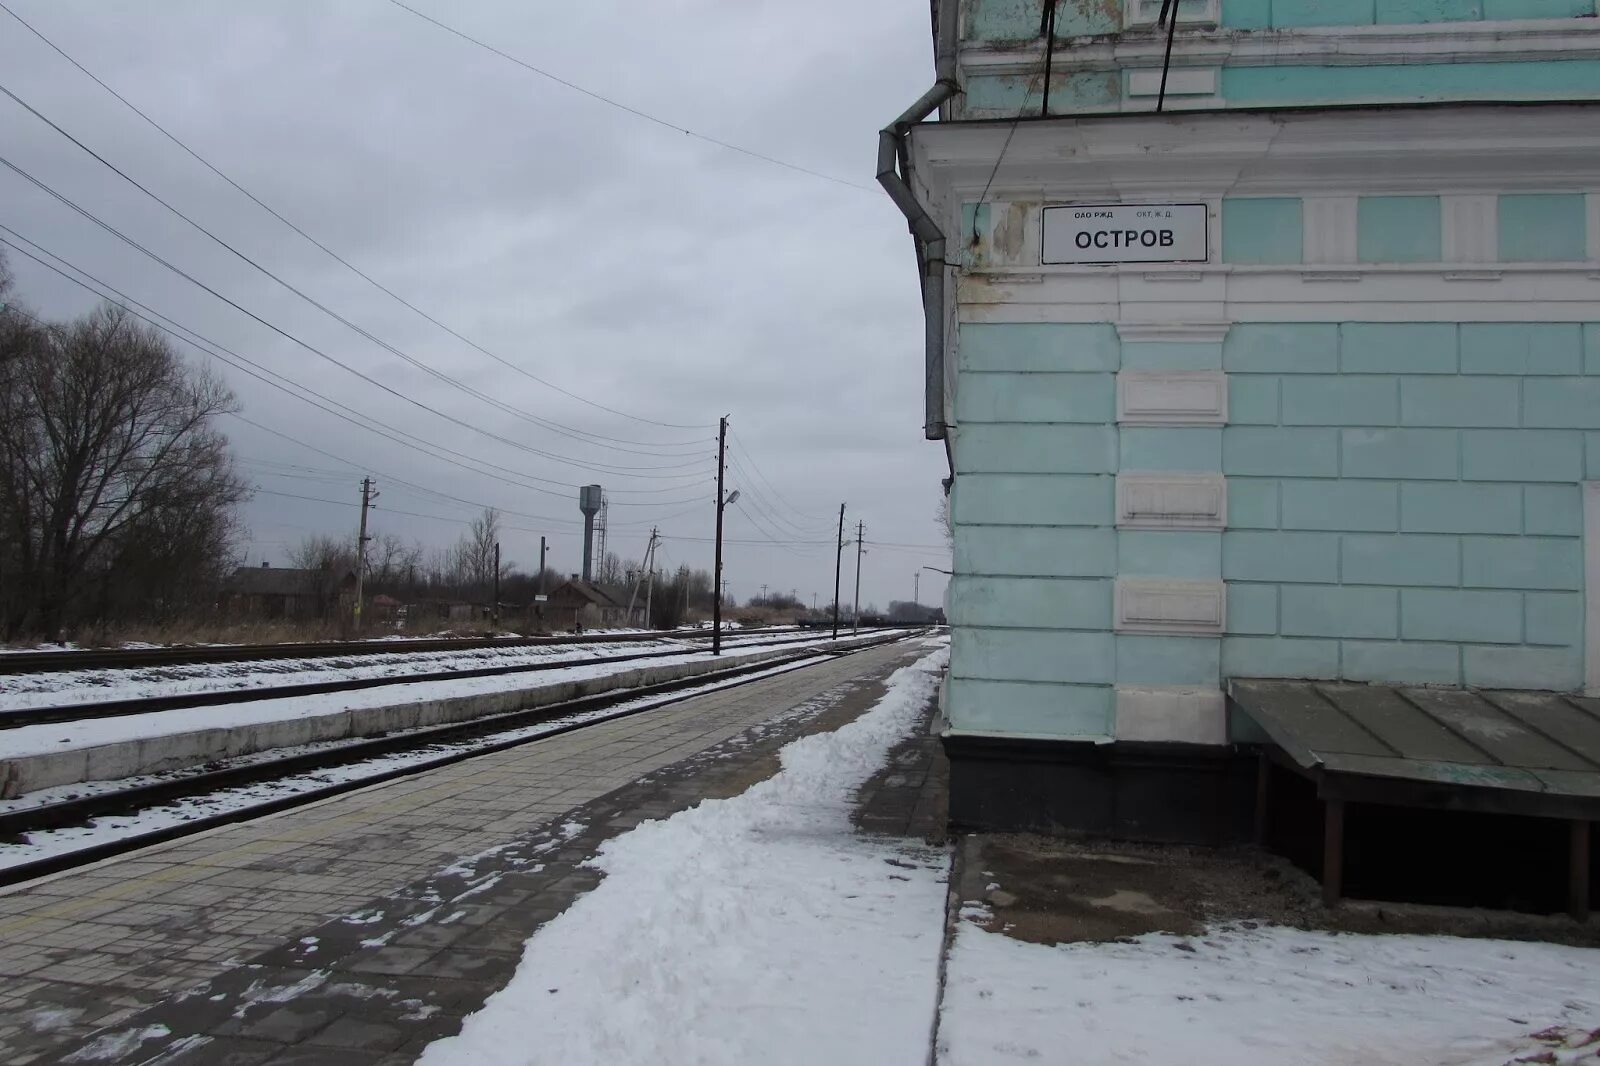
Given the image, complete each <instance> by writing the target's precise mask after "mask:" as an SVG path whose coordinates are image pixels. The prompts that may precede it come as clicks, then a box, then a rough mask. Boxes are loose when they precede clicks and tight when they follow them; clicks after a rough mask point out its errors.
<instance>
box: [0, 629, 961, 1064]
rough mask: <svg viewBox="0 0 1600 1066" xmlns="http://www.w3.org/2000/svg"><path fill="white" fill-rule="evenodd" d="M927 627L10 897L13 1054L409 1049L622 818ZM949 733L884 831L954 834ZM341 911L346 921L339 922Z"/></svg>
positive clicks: (381, 1055)
mask: <svg viewBox="0 0 1600 1066" xmlns="http://www.w3.org/2000/svg"><path fill="white" fill-rule="evenodd" d="M924 650H925V649H924V648H923V647H922V644H921V642H920V641H911V642H907V643H901V644H896V645H891V646H889V647H886V648H881V649H873V650H869V651H866V652H862V653H860V654H857V655H854V656H850V657H847V658H843V659H840V660H837V661H834V662H830V663H827V664H824V665H820V666H816V667H811V668H808V669H805V670H801V671H797V672H793V673H789V674H785V675H781V676H778V677H774V678H770V679H766V680H763V681H759V682H756V683H753V684H750V685H746V686H743V687H740V688H735V689H730V690H728V691H726V692H720V693H713V694H710V695H707V696H703V697H698V698H696V699H693V700H690V701H686V702H684V703H681V704H677V705H674V706H672V707H668V708H663V709H662V710H660V711H656V712H651V713H649V714H644V715H639V716H635V717H632V718H627V719H623V720H620V721H617V722H614V723H606V724H601V725H597V726H594V727H591V728H588V729H584V730H581V731H578V732H574V733H568V734H563V735H560V736H557V737H553V738H551V739H548V740H545V741H541V742H539V743H535V744H530V745H527V746H524V747H520V748H515V749H511V750H508V751H505V752H499V753H496V754H493V755H487V756H484V757H482V758H480V759H474V760H469V761H467V762H463V763H458V764H455V765H453V766H449V767H444V768H441V769H439V770H435V771H430V772H427V773H424V774H420V775H417V776H414V777H408V778H404V779H401V780H398V781H395V782H391V783H389V784H387V785H380V786H375V787H373V788H370V789H366V790H363V791H360V792H356V793H351V794H348V795H345V796H341V797H337V798H335V799H331V800H328V801H325V802H323V803H320V804H317V805H315V806H311V807H306V808H301V809H298V810H295V811H290V812H286V813H284V814H282V815H278V816H274V817H269V818H265V819H261V820H258V821H254V822H249V823H244V824H241V825H237V826H231V827H227V828H224V829H220V830H216V831H213V832H211V833H208V834H205V835H202V836H197V837H192V838H188V839H186V840H182V841H175V842H173V843H171V844H168V845H164V846H159V847H156V848H152V849H148V850H146V851H143V852H138V853H134V854H132V855H130V856H127V857H125V858H122V859H118V860H112V861H110V862H107V863H104V864H102V865H100V866H98V867H95V868H91V869H89V870H86V871H83V872H77V873H71V874H67V875H63V876H61V877H58V878H56V879H53V880H49V881H46V882H41V883H36V884H34V885H31V886H23V887H22V888H20V889H18V890H15V891H12V892H10V893H8V894H6V895H0V978H3V980H0V1059H3V1060H4V1061H6V1062H8V1063H14V1064H17V1066H23V1064H26V1063H31V1062H39V1063H43V1062H52V1063H53V1062H58V1061H73V1060H74V1056H79V1057H78V1058H77V1061H93V1062H105V1063H150V1064H151V1066H155V1064H156V1063H160V1064H162V1066H167V1064H177V1063H207V1064H230V1063H235V1064H239V1066H252V1064H256V1063H273V1064H290V1063H301V1064H305V1063H320V1062H330V1063H332V1062H337V1063H343V1064H350V1066H359V1064H362V1063H370V1062H384V1063H386V1064H387V1063H400V1062H410V1061H412V1059H413V1058H414V1057H415V1056H416V1054H418V1053H419V1052H420V1050H421V1049H422V1047H424V1046H426V1044H427V1043H428V1042H429V1041H431V1040H432V1039H434V1038H436V1037H438V1036H440V1035H443V1034H446V1033H449V1032H454V1031H455V1029H456V1028H457V1027H458V1026H459V1024H460V1019H461V1018H462V1017H463V1016H464V1015H466V1014H468V1013H471V1012H472V1011H473V1010H475V1009H477V1007H478V1006H479V1005H480V1004H481V1003H482V1001H483V1000H484V999H485V998H486V997H487V996H488V995H489V994H490V993H492V992H493V991H494V990H495V989H496V988H498V987H499V986H500V985H502V984H504V983H505V981H506V980H507V979H509V977H510V975H511V973H512V971H513V970H514V968H515V965H516V962H517V959H518V957H519V955H520V945H521V941H522V940H523V939H525V938H526V937H527V936H528V935H529V934H530V933H531V932H532V931H533V930H534V929H536V928H537V927H538V926H539V925H540V924H541V923H543V922H544V921H546V920H548V919H549V918H551V917H553V916H554V915H556V914H558V913H560V911H561V910H562V909H564V908H565V907H566V906H567V904H568V903H570V902H571V900H572V899H573V898H575V897H576V896H577V895H578V894H581V893H582V892H584V891H586V890H587V889H588V888H590V887H592V886H593V885H594V883H595V882H596V879H597V877H598V875H597V874H595V873H594V872H593V871H589V870H585V869H581V868H579V864H581V863H582V861H583V860H584V859H586V858H588V857H589V856H590V855H592V854H593V853H594V851H595V850H596V849H597V848H598V847H599V845H600V843H601V842H603V841H604V840H605V839H607V838H608V837H610V836H613V835H615V834H617V833H619V832H623V831H626V829H628V828H630V827H631V826H633V825H635V824H637V823H638V822H639V821H642V820H644V819H647V818H651V817H658V816H663V815H667V814H670V813H672V812H674V811H677V810H681V809H684V808H686V807H689V806H692V805H693V804H694V803H696V802H698V801H699V800H700V799H702V798H704V797H706V796H713V795H731V794H735V793H737V792H740V791H742V790H743V789H744V788H746V787H748V785H749V784H751V783H753V782H754V781H757V780H760V779H762V778H764V777H766V776H768V775H770V774H771V773H772V772H774V771H775V770H776V768H777V764H776V759H775V758H774V753H775V751H776V750H777V748H779V747H781V746H782V745H783V744H784V743H786V742H788V741H789V740H790V739H792V738H793V737H795V736H797V735H800V734H802V733H805V732H811V731H815V730H819V729H826V728H834V727H836V726H837V725H838V724H841V723H842V722H844V721H848V720H850V719H851V718H854V717H855V716H857V715H859V714H860V713H862V712H863V711H864V710H866V709H867V708H868V707H870V706H871V704H872V703H873V701H874V700H875V699H876V698H877V697H878V695H880V694H881V692H882V685H881V682H882V680H883V679H884V678H885V677H887V675H888V674H889V673H890V672H891V671H892V670H893V669H895V668H896V667H899V666H902V665H905V664H906V663H908V662H910V661H912V660H913V659H914V658H915V657H917V656H918V655H919V654H922V653H923V652H924ZM937 758H938V755H937V745H936V744H931V743H928V742H925V741H921V740H920V738H919V740H918V741H917V742H912V743H909V744H908V745H903V746H902V748H901V749H900V750H898V751H897V752H896V753H895V757H894V761H893V762H892V764H891V766H890V767H888V768H887V769H886V770H885V771H884V772H883V773H882V774H880V775H878V777H877V778H875V779H874V781H873V782H872V783H870V784H869V785H868V786H867V788H866V789H864V790H863V798H864V799H865V800H867V801H869V802H868V804H867V809H866V810H864V811H863V813H862V814H861V816H860V824H862V826H863V828H871V829H875V830H879V831H890V832H904V833H907V834H909V835H936V834H937V832H938V828H937V827H938V825H940V824H942V814H941V813H940V812H938V811H937V809H936V803H937V799H936V798H934V799H927V798H925V797H928V796H933V797H937V796H938V795H939V794H941V793H940V790H939V782H940V780H941V778H940V777H939V774H938V770H937V766H936V765H935V762H936V760H937ZM330 919H331V920H330Z"/></svg>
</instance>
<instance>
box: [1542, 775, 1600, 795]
mask: <svg viewBox="0 0 1600 1066" xmlns="http://www.w3.org/2000/svg"><path fill="white" fill-rule="evenodd" d="M1531 772H1532V774H1533V776H1535V777H1537V778H1538V779H1539V780H1540V781H1543V782H1544V787H1545V791H1547V792H1550V793H1553V794H1555V795H1560V796H1580V797H1585V798H1589V799H1600V773H1596V772H1594V771H1591V770H1534V771H1531Z"/></svg>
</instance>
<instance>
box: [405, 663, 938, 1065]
mask: <svg viewBox="0 0 1600 1066" xmlns="http://www.w3.org/2000/svg"><path fill="white" fill-rule="evenodd" d="M947 658H948V651H946V650H940V651H935V652H933V653H931V654H929V655H927V656H925V657H923V658H922V659H921V660H920V661H918V662H917V663H915V664H913V665H911V666H908V667H905V668H903V669H901V670H898V671H896V672H895V673H894V674H893V675H891V677H890V680H889V689H888V692H887V693H886V694H885V696H884V697H883V699H882V700H881V701H879V703H878V704H877V705H876V706H875V707H874V708H873V709H872V710H871V711H869V712H868V713H867V714H865V715H863V716H862V717H861V718H859V719H857V720H856V721H854V722H852V723H850V724H848V725H846V726H844V727H842V728H841V729H839V730H838V731H837V732H833V733H818V734H814V735H812V736H808V737H805V738H803V739H801V740H798V741H795V742H794V743H792V744H790V745H788V746H787V747H785V748H784V749H783V750H782V752H781V754H780V758H781V760H782V767H783V768H782V770H781V772H779V773H778V774H777V775H776V776H775V777H772V778H769V779H768V780H766V781H763V782H761V783H760V784H757V785H755V786H753V787H752V788H750V789H749V790H748V791H746V792H744V793H743V794H741V795H739V796H737V797H734V798H732V799H726V800H707V801H705V802H703V803H701V804H700V805H699V806H697V807H694V808H692V809H690V810H688V811H685V812H683V813H681V814H678V815H675V816H674V817H672V818H669V819H667V820H665V821H660V822H647V823H645V824H643V825H641V826H640V827H639V828H638V829H635V830H634V831H633V832H631V833H628V834H626V835H624V836H621V837H618V838H616V839H615V840H613V841H611V842H609V843H607V844H606V845H605V846H604V847H603V848H602V849H601V851H600V854H599V856H598V857H597V858H596V860H595V861H594V864H593V865H595V866H596V867H598V868H599V869H601V870H603V871H604V872H605V874H606V877H605V880H604V881H602V882H601V883H600V885H599V887H597V888H596V889H594V890H593V891H592V892H590V893H589V894H588V895H586V896H584V897H583V898H581V899H579V900H578V901H577V902H576V903H575V904H573V905H572V907H571V908H570V909H568V910H567V911H566V912H565V913H564V914H562V915H561V916H560V917H559V918H557V919H555V920H554V921H552V922H550V923H548V924H546V925H545V926H544V927H543V928H542V929H540V930H539V931H538V932H537V933H535V934H534V936H533V937H532V938H531V939H529V941H528V942H527V945H526V947H525V950H524V955H523V958H522V963H521V965H520V966H519V967H518V970H517V973H516V976H515V977H514V978H513V979H512V981H511V983H510V984H509V985H508V986H507V987H506V988H505V989H503V990H502V991H501V992H499V993H497V994H496V995H495V996H493V997H492V998H491V999H490V1000H489V1001H488V1003H487V1004H486V1005H485V1006H484V1009H483V1010H482V1011H480V1012H478V1013H477V1014H475V1015H472V1016H471V1017H470V1018H468V1019H467V1022H466V1025H465V1027H464V1028H463V1030H462V1032H461V1034H460V1035H459V1036H456V1037H452V1038H449V1039H446V1040H442V1041H439V1042H437V1043H435V1044H433V1045H431V1046H430V1047H429V1048H428V1050H427V1051H426V1052H425V1053H424V1055H423V1057H422V1058H421V1059H420V1060H419V1062H420V1063H421V1064H422V1066H457V1064H468V1063H470V1064H472V1066H502V1064H503V1066H511V1064H517V1066H521V1064H525V1063H530V1062H541V1063H543V1062H549V1063H578V1062H585V1063H588V1062H595V1063H600V1062H604V1063H612V1064H624V1063H651V1064H656V1063H728V1064H734V1063H737V1064H741V1066H742V1064H748V1063H762V1064H768V1066H771V1064H780V1063H796V1064H801V1063H804V1064H806V1066H813V1064H816V1063H871V1064H873V1066H891V1064H894V1063H905V1064H906V1066H922V1064H923V1063H925V1062H926V1061H927V1044H928V1034H929V1030H930V1023H931V1021H932V1018H933V1013H934V1010H935V1004H936V1000H937V994H938V980H937V974H938V963H939V951H940V945H941V941H942V930H941V924H942V916H943V913H944V903H945V878H946V871H947V856H946V853H945V852H944V851H943V850H942V849H939V850H934V849H928V848H923V849H919V850H917V851H910V850H907V848H906V847H904V846H902V845H900V844H899V843H897V842H896V841H894V840H893V839H885V838H873V837H867V836H863V835H859V834H857V833H855V832H854V831H853V830H852V827H851V822H850V815H851V810H852V801H853V795H854V792H855V790H856V789H857V788H858V787H860V785H862V784H863V783H864V782H866V781H867V780H868V779H869V778H870V777H871V776H872V774H873V773H874V772H875V771H876V770H878V769H879V767H881V766H882V765H883V762H884V759H885V758H886V755H887V753H888V751H889V749H890V748H891V747H892V746H893V745H894V744H895V743H896V742H897V741H899V740H900V739H902V738H903V737H904V736H905V735H906V734H907V733H908V732H909V730H910V728H911V727H912V724H913V723H914V722H916V721H917V720H918V717H919V715H920V713H921V712H922V710H923V709H924V707H925V706H926V704H927V702H928V700H929V699H930V698H931V697H932V695H933V693H934V690H935V686H936V685H937V681H938V674H939V672H940V671H941V670H942V669H943V666H944V663H945V661H946V660H947Z"/></svg>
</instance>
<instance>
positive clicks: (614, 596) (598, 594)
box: [556, 578, 633, 607]
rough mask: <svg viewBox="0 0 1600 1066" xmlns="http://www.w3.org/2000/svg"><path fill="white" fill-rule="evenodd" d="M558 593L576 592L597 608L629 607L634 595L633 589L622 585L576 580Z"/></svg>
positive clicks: (565, 585)
mask: <svg viewBox="0 0 1600 1066" xmlns="http://www.w3.org/2000/svg"><path fill="white" fill-rule="evenodd" d="M556 591H557V592H563V591H571V592H574V593H576V594H577V595H578V596H580V597H582V598H583V599H585V600H588V601H589V602H590V603H592V604H594V605H595V606H596V607H627V606H628V600H629V599H630V598H631V596H632V594H633V590H632V589H628V588H624V587H622V586H620V585H602V584H600V583H599V582H594V581H579V580H577V579H576V578H574V579H573V580H571V581H567V582H564V583H563V584H562V585H561V586H560V587H558V588H557V589H556Z"/></svg>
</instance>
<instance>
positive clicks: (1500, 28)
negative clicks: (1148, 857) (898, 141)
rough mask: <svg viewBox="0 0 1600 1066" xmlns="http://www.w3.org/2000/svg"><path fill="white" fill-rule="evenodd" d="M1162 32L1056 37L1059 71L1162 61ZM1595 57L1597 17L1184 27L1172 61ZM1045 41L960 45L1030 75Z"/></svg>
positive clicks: (982, 61) (971, 69)
mask: <svg viewBox="0 0 1600 1066" xmlns="http://www.w3.org/2000/svg"><path fill="white" fill-rule="evenodd" d="M1165 51H1166V38H1165V36H1161V35H1156V34H1148V33H1128V34H1124V35H1121V36H1120V37H1117V38H1115V39H1112V38H1104V37H1101V38H1087V39H1083V40H1079V41H1073V42H1065V43H1063V42H1058V43H1057V45H1056V50H1055V56H1054V57H1053V60H1052V63H1053V66H1054V67H1055V69H1057V70H1063V71H1065V70H1115V69H1120V68H1123V67H1144V66H1151V65H1156V66H1159V65H1161V62H1162V59H1163V56H1164V53H1165ZM1594 58H1600V19H1575V18H1572V19H1540V20H1528V21H1517V22H1450V23H1428V24H1425V25H1417V26H1338V27H1316V28H1308V29H1297V30H1253V31H1249V32H1239V31H1228V30H1219V31H1200V32H1196V31H1184V32H1183V33H1181V34H1180V35H1179V36H1178V37H1177V38H1176V39H1175V41H1174V43H1173V49H1172V62H1173V65H1174V66H1176V67H1185V66H1207V65H1210V66H1215V65H1220V64H1227V65H1229V66H1297V65H1304V64H1308V63H1309V64H1314V65H1316V66H1380V65H1386V64H1401V63H1404V64H1416V63H1428V62H1432V63H1463V62H1473V61H1494V62H1518V61H1522V62H1526V61H1531V60H1541V59H1594ZM1043 61H1044V42H1043V41H1042V40H1041V41H1030V42H1028V43H1026V44H1023V45H1009V46H1007V45H1002V46H995V45H965V46H963V47H962V49H961V65H962V67H963V68H964V69H965V70H966V71H967V72H968V73H970V74H976V75H990V74H1022V73H1026V74H1033V73H1035V72H1037V71H1038V70H1039V68H1040V64H1041V63H1043Z"/></svg>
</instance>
